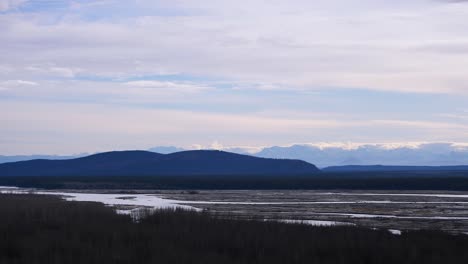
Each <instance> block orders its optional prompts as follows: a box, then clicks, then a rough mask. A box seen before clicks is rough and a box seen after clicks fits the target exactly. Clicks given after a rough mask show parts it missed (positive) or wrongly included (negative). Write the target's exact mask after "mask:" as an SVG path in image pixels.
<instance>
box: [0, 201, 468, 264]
mask: <svg viewBox="0 0 468 264" xmlns="http://www.w3.org/2000/svg"><path fill="white" fill-rule="evenodd" d="M467 248H468V236H466V235H458V236H454V235H449V234H444V233H439V232H429V231H417V232H416V231H414V232H404V233H403V234H402V235H401V236H396V235H392V234H390V233H389V232H388V231H385V230H380V231H378V230H369V229H362V228H356V227H310V226H305V225H293V224H281V223H275V222H258V221H248V220H232V219H231V220H230V219H226V218H220V217H216V216H210V215H208V214H206V213H196V212H187V211H159V212H156V213H154V214H152V215H148V216H146V217H144V218H142V219H141V220H140V221H138V222H134V221H132V219H131V218H130V217H129V216H125V215H117V214H115V213H114V212H113V210H112V209H111V208H108V207H105V206H103V205H101V204H99V203H83V202H64V201H62V200H60V199H59V198H58V197H52V196H39V195H13V194H3V195H0V263H2V264H3V263H8V264H15V263H18V264H22V263H28V264H31V263H32V264H34V263H37V264H42V263H44V264H46V263H47V264H54V263H56V264H63V263H67V264H74V263H87V264H92V263H96V264H97V263H99V264H106V263H139V264H140V263H142V264H144V263H203V264H210V263H216V264H219V263H243V264H244V263H268V264H275V263H325V264H326V263H347V264H350V263H351V264H352V263H359V264H361V263H369V264H370V263H380V264H385V263H392V264H393V263H399V264H404V263H412V264H414V263H424V264H431V263H434V264H435V263H437V264H440V263H448V264H450V263H468V251H467V250H466V249H467Z"/></svg>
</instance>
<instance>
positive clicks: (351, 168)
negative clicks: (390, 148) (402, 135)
mask: <svg viewBox="0 0 468 264" xmlns="http://www.w3.org/2000/svg"><path fill="white" fill-rule="evenodd" d="M322 170H323V171H325V172H392V171H393V172H412V171H413V172H425V171H427V172H430V171H443V172H450V171H468V166H385V165H346V166H331V167H327V168H323V169H322Z"/></svg>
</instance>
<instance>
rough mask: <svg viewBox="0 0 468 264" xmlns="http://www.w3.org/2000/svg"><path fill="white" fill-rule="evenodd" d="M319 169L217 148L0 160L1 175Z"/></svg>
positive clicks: (294, 172)
mask: <svg viewBox="0 0 468 264" xmlns="http://www.w3.org/2000/svg"><path fill="white" fill-rule="evenodd" d="M319 171H320V170H319V169H317V167H315V165H312V164H310V163H307V162H305V161H301V160H286V159H267V158H258V157H252V156H248V155H240V154H234V153H229V152H223V151H216V150H193V151H182V152H177V153H172V154H159V153H154V152H148V151H114V152H105V153H100V154H95V155H91V156H87V157H82V158H76V159H69V160H44V159H40V160H31V161H19V162H12V163H4V164H0V176H165V175H178V176H184V175H187V176H188V175H298V174H311V173H317V172H319Z"/></svg>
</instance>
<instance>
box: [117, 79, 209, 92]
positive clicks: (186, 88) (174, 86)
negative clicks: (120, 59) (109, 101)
mask: <svg viewBox="0 0 468 264" xmlns="http://www.w3.org/2000/svg"><path fill="white" fill-rule="evenodd" d="M125 85H127V86H130V87H140V88H151V89H164V90H175V91H180V92H188V93H193V92H201V91H207V90H209V89H210V88H209V87H207V86H202V85H195V84H188V83H176V82H168V81H153V80H151V81H149V80H140V81H130V82H126V83H125Z"/></svg>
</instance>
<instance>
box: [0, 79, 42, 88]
mask: <svg viewBox="0 0 468 264" xmlns="http://www.w3.org/2000/svg"><path fill="white" fill-rule="evenodd" d="M0 84H2V85H5V86H8V87H18V86H37V85H39V84H38V83H37V82H32V81H23V80H8V81H3V82H0Z"/></svg>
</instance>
